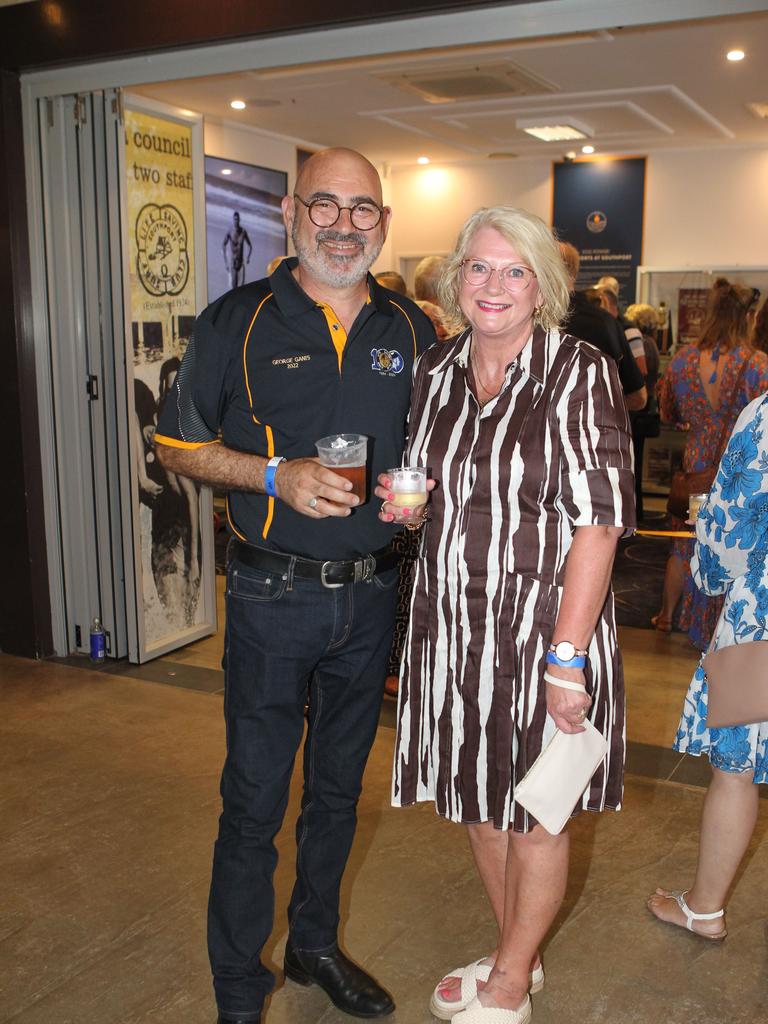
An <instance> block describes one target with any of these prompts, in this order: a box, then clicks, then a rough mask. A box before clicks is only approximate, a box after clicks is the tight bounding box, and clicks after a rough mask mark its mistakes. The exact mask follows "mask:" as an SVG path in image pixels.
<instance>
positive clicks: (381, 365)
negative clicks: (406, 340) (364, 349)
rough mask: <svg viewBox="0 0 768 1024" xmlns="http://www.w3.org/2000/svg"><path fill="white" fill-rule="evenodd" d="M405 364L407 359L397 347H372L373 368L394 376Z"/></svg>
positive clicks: (388, 375) (387, 375)
mask: <svg viewBox="0 0 768 1024" xmlns="http://www.w3.org/2000/svg"><path fill="white" fill-rule="evenodd" d="M404 366H405V360H404V359H403V357H402V356H401V355H400V353H399V352H398V351H397V350H396V349H386V348H372V349H371V369H372V370H376V371H377V372H378V373H383V374H384V375H385V376H386V377H394V376H396V374H398V373H400V372H401V370H402V369H403V367H404Z"/></svg>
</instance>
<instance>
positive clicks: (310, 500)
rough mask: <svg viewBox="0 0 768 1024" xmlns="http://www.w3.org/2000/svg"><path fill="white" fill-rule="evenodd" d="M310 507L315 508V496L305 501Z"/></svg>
mask: <svg viewBox="0 0 768 1024" xmlns="http://www.w3.org/2000/svg"><path fill="white" fill-rule="evenodd" d="M307 505H309V507H310V508H317V498H310V499H309V501H308V502H307Z"/></svg>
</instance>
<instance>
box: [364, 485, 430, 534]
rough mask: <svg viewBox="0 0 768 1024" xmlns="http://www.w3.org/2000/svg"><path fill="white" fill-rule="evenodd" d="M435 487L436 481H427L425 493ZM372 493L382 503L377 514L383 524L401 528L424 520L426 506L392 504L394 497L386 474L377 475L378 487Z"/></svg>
mask: <svg viewBox="0 0 768 1024" xmlns="http://www.w3.org/2000/svg"><path fill="white" fill-rule="evenodd" d="M436 486H437V481H436V480H432V479H428V480H427V493H429V492H430V491H433V490H434V489H435V487H436ZM373 493H374V494H375V495H376V497H377V498H381V499H382V501H383V503H384V504H383V505H382V506H381V511H380V512H379V519H380V520H381V521H382V522H383V523H400V524H401V525H403V526H406V525H408V524H409V523H410V524H412V525H414V526H416V525H418V524H419V523H421V522H422V520H423V519H424V513H425V511H426V508H427V506H426V505H413V506H411V505H405V506H401V505H394V504H393V501H394V498H395V495H394V492H393V491H392V481H391V479H390V478H389V476H388V475H387V474H386V473H379V486H378V487H376V488H375V489H374V492H373Z"/></svg>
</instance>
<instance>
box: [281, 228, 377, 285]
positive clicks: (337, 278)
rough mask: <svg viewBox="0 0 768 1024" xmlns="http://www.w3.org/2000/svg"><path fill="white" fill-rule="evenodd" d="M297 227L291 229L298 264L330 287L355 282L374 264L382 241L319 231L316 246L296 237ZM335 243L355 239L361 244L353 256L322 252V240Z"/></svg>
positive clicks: (360, 235)
mask: <svg viewBox="0 0 768 1024" xmlns="http://www.w3.org/2000/svg"><path fill="white" fill-rule="evenodd" d="M298 234H299V233H298V230H297V228H296V224H295V222H294V225H293V230H292V231H291V240H292V242H293V247H294V249H295V250H296V255H297V256H298V257H299V264H300V265H302V266H304V267H306V268H307V270H308V271H309V272H310V273H311V274H312V276H313V277H315V278H316V279H317V280H318V281H321V282H322V283H323V284H327V285H328V286H329V287H330V288H349V287H351V286H352V285H354V284H358V282H360V281H361V280H363V278H364V277H365V275H366V274H367V273H368V271H369V269H370V268H371V267H372V266H373V264H374V262H375V261H376V258H377V256H378V255H379V253H380V252H381V246H382V244H383V243H382V242H379V243H378V245H369V243H368V239H367V238H366V237H365V236H364V235H362V234H357V233H354V234H350V233H348V234H346V235H345V234H342V233H341V232H340V231H331V230H327V231H320V232H319V233H318V234H317V235H316V236H315V248H314V249H312V248H310V247H309V246H307V245H304V244H303V243H302V242H301V240H300V239H299V237H298ZM326 239H327V240H333V241H337V242H341V241H343V242H348V241H354V242H358V243H360V244H361V245H362V246H363V249H362V252H360V254H359V255H358V256H355V257H353V258H352V259H347V258H345V257H337V256H331V255H329V254H326V253H324V252H323V250H322V247H321V244H320V243H321V242H322V241H323V240H326Z"/></svg>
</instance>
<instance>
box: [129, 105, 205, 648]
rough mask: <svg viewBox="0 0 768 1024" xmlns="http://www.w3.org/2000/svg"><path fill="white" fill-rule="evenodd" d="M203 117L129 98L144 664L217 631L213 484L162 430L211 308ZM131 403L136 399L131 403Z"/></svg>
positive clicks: (132, 423) (134, 437)
mask: <svg viewBox="0 0 768 1024" xmlns="http://www.w3.org/2000/svg"><path fill="white" fill-rule="evenodd" d="M201 171H202V118H201V117H200V116H199V115H186V114H185V115H182V114H181V113H180V112H176V111H175V110H174V108H170V107H166V106H164V105H162V104H158V103H156V102H154V101H151V100H145V99H143V98H139V97H129V98H126V103H125V176H124V177H125V188H126V192H125V229H126V234H127V245H128V250H129V258H128V268H129V286H128V298H127V305H128V313H129V315H128V317H127V318H126V319H127V320H128V321H129V324H130V332H129V338H128V359H127V363H128V366H127V370H128V387H129V396H132V398H133V408H132V410H131V411H130V412H129V433H130V437H131V448H132V460H131V463H132V466H133V473H132V487H131V493H132V497H133V565H134V576H135V606H136V637H135V642H134V643H132V642H131V639H130V638H129V649H130V656H131V659H132V660H137V661H140V662H143V661H146V660H148V659H150V658H153V657H157V656H159V655H161V654H165V653H167V652H168V651H170V650H174V649H175V648H177V647H180V646H182V645H183V644H185V643H189V642H190V641H192V640H196V639H198V638H200V637H203V636H208V635H209V634H211V633H213V632H215V631H216V590H215V587H216V576H215V567H214V562H213V516H212V508H211V496H210V492H209V490H208V489H207V488H201V487H200V485H199V484H197V483H195V482H194V481H192V480H188V479H186V478H185V477H180V476H177V475H176V474H174V473H171V472H170V471H168V470H165V469H164V468H163V467H162V466H161V465H160V462H159V460H158V459H157V456H156V453H155V450H154V443H153V441H154V432H155V426H156V424H157V420H158V418H159V415H160V412H161V410H162V407H163V404H164V402H165V401H166V400H167V399H168V397H169V395H170V393H171V388H172V386H173V382H174V380H175V378H176V374H177V373H178V371H179V366H180V364H181V359H182V357H183V355H184V352H185V351H186V348H187V344H188V341H189V337H190V335H191V332H192V327H193V324H194V321H195V316H196V314H197V312H198V310H200V309H202V308H203V307H204V306H205V304H206V286H205V245H204V239H205V223H204V214H203V210H204V204H203V202H202V199H203V182H202V173H201ZM130 401H131V398H130V397H129V403H130Z"/></svg>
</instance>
